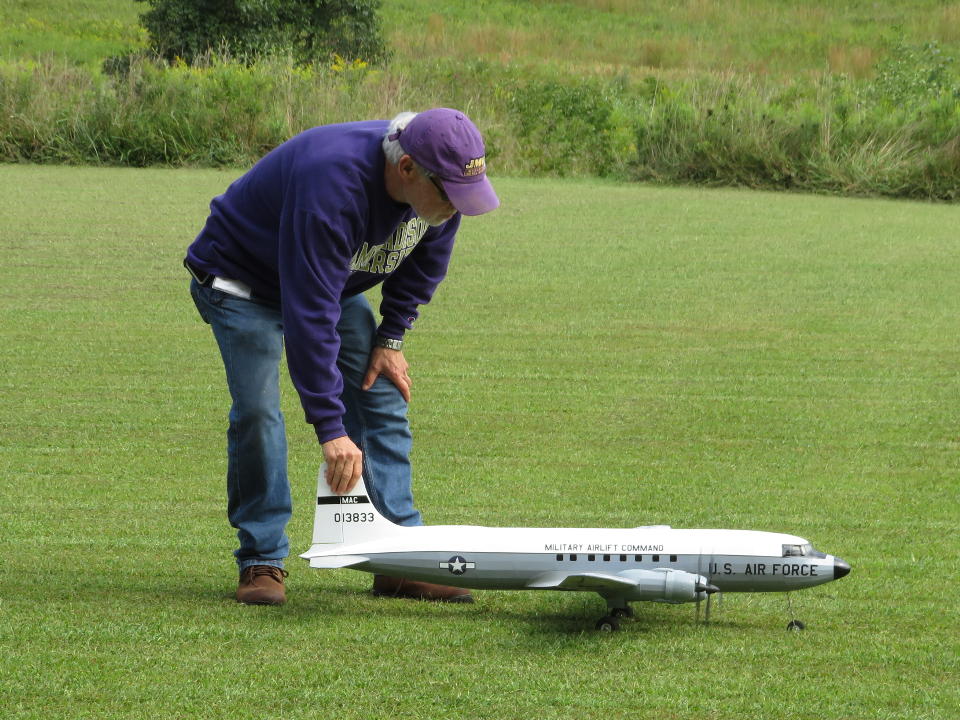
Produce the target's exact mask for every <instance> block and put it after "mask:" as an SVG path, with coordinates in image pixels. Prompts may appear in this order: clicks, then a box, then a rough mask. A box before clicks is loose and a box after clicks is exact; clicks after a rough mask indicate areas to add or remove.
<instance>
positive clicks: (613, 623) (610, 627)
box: [596, 615, 620, 632]
mask: <svg viewBox="0 0 960 720" xmlns="http://www.w3.org/2000/svg"><path fill="white" fill-rule="evenodd" d="M596 628H597V630H599V631H600V632H616V631H617V630H619V629H620V621H619V620H617V619H616V618H615V617H614V616H613V615H607V616H606V617H602V618H600V619H599V620H597V625H596Z"/></svg>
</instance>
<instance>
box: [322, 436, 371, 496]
mask: <svg viewBox="0 0 960 720" xmlns="http://www.w3.org/2000/svg"><path fill="white" fill-rule="evenodd" d="M321 447H322V448H323V460H324V462H325V463H326V464H327V473H326V477H325V478H324V479H325V480H326V481H327V485H329V486H330V489H331V490H332V491H333V492H335V493H336V494H337V495H346V494H347V493H348V492H350V491H351V490H353V488H354V487H356V484H357V482H358V481H359V480H360V475H361V474H363V453H362V452H360V448H358V447H357V446H356V445H354V444H353V440H351V439H350V438H349V437H347V436H346V435H344V436H343V437H338V438H334V439H333V440H327V442H325V443H323V444H322V445H321Z"/></svg>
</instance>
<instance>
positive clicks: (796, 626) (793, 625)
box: [787, 620, 807, 632]
mask: <svg viewBox="0 0 960 720" xmlns="http://www.w3.org/2000/svg"><path fill="white" fill-rule="evenodd" d="M806 629H807V624H806V623H805V622H803V621H802V620H791V621H790V622H788V623H787V630H790V631H792V632H800V631H801V630H806Z"/></svg>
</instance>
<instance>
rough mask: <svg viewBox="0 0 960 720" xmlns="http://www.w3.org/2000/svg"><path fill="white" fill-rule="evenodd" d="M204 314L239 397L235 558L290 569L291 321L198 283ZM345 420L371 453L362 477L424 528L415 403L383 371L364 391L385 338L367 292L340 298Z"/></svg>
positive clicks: (394, 511) (232, 433)
mask: <svg viewBox="0 0 960 720" xmlns="http://www.w3.org/2000/svg"><path fill="white" fill-rule="evenodd" d="M190 294H191V295H192V296H193V301H194V303H195V304H196V306H197V310H198V311H199V312H200V316H201V317H202V318H203V320H204V321H205V322H207V323H208V324H209V325H210V326H211V328H212V329H213V334H214V337H215V338H216V340H217V345H218V346H219V347H220V355H221V357H222V358H223V365H224V368H225V370H226V374H227V385H228V387H229V389H230V397H231V399H232V401H233V404H232V405H231V407H230V415H229V418H230V424H229V427H228V429H227V516H228V518H229V519H230V524H231V525H232V526H233V527H235V528H236V529H237V537H238V539H239V541H240V547H239V549H238V550H236V552H235V553H234V555H235V556H236V559H237V564H238V565H239V567H240V571H241V572H242V571H243V570H244V569H245V568H247V567H249V566H251V565H275V566H277V567H283V560H284V558H286V557H287V555H288V554H289V549H290V543H289V540H288V539H287V535H286V527H287V523H288V522H289V520H290V515H291V512H292V501H291V497H290V483H289V481H288V479H287V438H286V431H285V429H284V421H283V414H282V413H281V412H280V359H281V356H282V354H283V322H282V319H281V315H280V308H279V307H277V306H274V305H268V304H264V303H259V302H256V301H252V300H244V299H243V298H239V297H235V296H233V295H228V294H227V293H224V292H221V291H220V290H214V289H212V288H210V287H204V286H202V285H200V284H199V283H198V282H197V281H196V280H192V281H191V284H190ZM340 308H341V315H340V322H339V323H338V324H337V332H338V334H339V335H340V355H339V357H338V358H337V366H338V367H339V368H340V372H341V374H342V375H343V383H344V390H343V397H342V400H343V404H344V406H345V408H346V411H345V414H344V417H343V424H344V427H345V428H346V431H347V434H348V435H349V436H350V439H351V440H353V442H354V443H356V445H357V446H358V447H359V448H360V449H361V450H362V451H363V475H364V479H365V480H366V482H367V490H368V491H369V493H370V499H371V501H372V502H373V504H374V506H375V507H376V508H377V509H378V510H380V512H382V513H383V514H384V515H385V516H386V517H387V518H389V519H390V520H392V521H393V522H396V523H398V524H400V525H420V524H422V522H423V521H422V519H421V517H420V513H419V512H418V511H417V510H416V508H414V506H413V492H412V488H411V480H412V476H411V467H410V450H411V448H412V445H413V437H412V435H411V433H410V425H409V423H408V421H407V403H406V401H405V400H404V399H403V396H402V395H401V394H400V391H399V390H398V389H397V388H396V386H395V385H394V384H393V383H392V382H390V380H388V379H387V378H384V377H379V378H377V381H376V382H375V383H374V384H373V387H371V388H370V389H369V390H366V391H364V390H361V389H360V386H361V384H362V382H363V376H364V375H365V374H366V371H367V364H368V361H369V358H370V352H371V351H372V349H373V343H374V338H375V336H376V329H377V324H376V319H375V318H374V316H373V311H372V310H371V309H370V303H368V302H367V299H366V298H365V297H364V296H363V295H355V296H354V297H350V298H345V299H344V300H342V301H341V303H340Z"/></svg>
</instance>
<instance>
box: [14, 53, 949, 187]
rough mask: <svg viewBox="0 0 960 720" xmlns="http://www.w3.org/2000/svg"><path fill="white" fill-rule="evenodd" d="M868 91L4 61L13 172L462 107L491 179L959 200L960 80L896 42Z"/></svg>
mask: <svg viewBox="0 0 960 720" xmlns="http://www.w3.org/2000/svg"><path fill="white" fill-rule="evenodd" d="M877 73H878V78H877V80H876V81H874V82H873V83H870V84H867V83H863V82H861V81H857V80H856V79H855V78H851V77H848V76H837V75H830V74H824V75H821V76H819V77H814V78H806V77H798V78H796V79H795V80H792V81H789V82H786V81H782V80H776V79H773V78H769V77H758V76H753V75H749V74H744V73H725V74H720V73H713V74H702V75H696V76H692V77H690V78H680V79H675V80H666V79H663V78H661V77H658V76H654V75H649V76H646V77H645V78H643V79H641V80H634V79H632V78H630V77H628V76H624V75H621V76H616V77H613V78H605V77H585V78H571V77H569V76H567V75H565V74H564V73H562V72H560V71H557V70H555V69H543V70H540V71H535V70H533V69H530V68H521V67H519V66H517V65H511V64H508V65H502V64H498V63H487V62H473V63H463V62H454V61H450V62H436V63H433V64H427V63H425V62H423V63H420V64H418V65H416V66H411V65H403V64H402V63H396V64H395V65H394V66H393V67H391V68H390V69H388V70H383V69H374V68H370V67H366V66H363V65H362V64H349V63H338V64H336V65H334V66H331V67H326V68H318V67H309V68H302V67H296V66H294V65H293V64H292V63H291V62H290V60H289V59H286V58H276V57H274V58H264V59H262V60H261V61H260V62H258V63H254V64H252V65H250V64H244V63H239V62H235V61H232V60H230V59H217V58H211V59H210V61H209V62H208V63H207V64H206V65H205V66H203V67H188V66H186V65H183V64H175V65H173V66H170V67H167V66H164V65H162V64H157V63H155V62H153V61H150V60H148V59H145V58H139V59H138V58H135V59H133V61H132V62H131V63H130V64H129V66H128V67H124V68H121V69H119V70H117V71H116V72H115V73H113V74H112V75H104V74H101V73H99V72H95V71H91V70H87V69H84V68H82V67H77V66H74V65H70V64H68V63H66V62H64V61H62V60H58V59H55V58H52V57H48V58H46V59H45V60H42V61H35V62H33V61H23V62H19V63H15V64H12V63H8V64H5V65H0V157H2V159H4V160H6V161H30V162H68V163H89V162H92V163H102V164H129V165H137V166H144V165H153V164H172V165H185V164H186V165H245V164H249V163H250V162H252V161H254V160H255V159H256V158H257V157H259V156H260V155H262V154H263V153H264V152H265V151H267V150H268V149H270V148H271V147H273V146H275V145H277V144H278V143H280V142H282V141H283V140H285V139H286V138H287V137H289V136H291V135H293V134H295V133H296V132H299V131H300V130H303V129H305V128H308V127H311V126H313V125H317V124H322V123H328V122H341V121H346V120H351V119H356V118H363V117H385V116H390V115H392V114H394V113H395V112H398V111H400V110H403V109H409V108H419V107H426V106H430V105H438V104H445V105H453V106H457V107H461V108H462V109H464V110H465V111H466V112H467V113H468V114H470V115H472V116H473V117H474V118H475V120H476V121H477V122H478V124H479V125H481V126H482V127H483V128H484V129H485V131H486V137H487V141H488V154H489V157H490V160H491V165H492V166H493V167H495V168H496V169H497V171H498V172H500V173H512V174H529V175H546V176H607V177H616V178H633V179H644V180H661V181H667V182H697V183H710V184H727V185H741V186H749V187H766V188H788V189H804V190H814V191H825V192H841V193H853V194H879V195H892V196H911V197H925V198H935V199H942V200H953V199H956V198H957V197H958V196H960V141H958V137H960V79H958V77H957V71H956V68H955V66H954V64H953V63H952V62H951V61H950V60H949V58H947V57H945V56H944V55H943V53H942V52H941V50H940V49H939V47H938V46H936V45H932V44H928V45H926V46H923V47H916V46H911V45H901V46H900V47H899V49H897V50H896V51H895V52H894V53H893V54H892V55H891V56H890V58H889V59H888V60H887V61H885V63H882V64H880V65H878V68H877Z"/></svg>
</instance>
